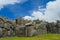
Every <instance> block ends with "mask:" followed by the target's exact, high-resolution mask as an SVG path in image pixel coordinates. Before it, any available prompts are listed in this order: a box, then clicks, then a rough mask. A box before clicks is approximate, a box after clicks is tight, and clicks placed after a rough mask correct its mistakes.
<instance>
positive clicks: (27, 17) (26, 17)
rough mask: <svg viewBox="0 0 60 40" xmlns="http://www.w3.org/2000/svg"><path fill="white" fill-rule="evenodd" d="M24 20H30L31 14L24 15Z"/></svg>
mask: <svg viewBox="0 0 60 40" xmlns="http://www.w3.org/2000/svg"><path fill="white" fill-rule="evenodd" d="M23 18H24V19H25V20H26V19H27V20H32V17H31V16H25V17H23Z"/></svg>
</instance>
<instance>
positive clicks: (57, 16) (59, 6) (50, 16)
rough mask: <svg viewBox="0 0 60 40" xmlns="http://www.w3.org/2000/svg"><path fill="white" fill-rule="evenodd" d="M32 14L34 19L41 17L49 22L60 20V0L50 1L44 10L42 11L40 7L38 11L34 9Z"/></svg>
mask: <svg viewBox="0 0 60 40" xmlns="http://www.w3.org/2000/svg"><path fill="white" fill-rule="evenodd" d="M43 13H44V14H43ZM31 16H33V17H32V18H33V19H40V20H44V21H48V22H56V20H60V0H56V1H50V2H48V3H47V4H46V8H45V11H44V12H41V9H40V8H39V9H38V11H33V13H32V15H31Z"/></svg>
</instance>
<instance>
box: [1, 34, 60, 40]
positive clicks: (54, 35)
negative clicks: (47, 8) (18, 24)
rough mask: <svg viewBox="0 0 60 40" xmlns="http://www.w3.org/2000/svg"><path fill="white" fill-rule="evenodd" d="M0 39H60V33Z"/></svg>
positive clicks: (3, 39)
mask: <svg viewBox="0 0 60 40" xmlns="http://www.w3.org/2000/svg"><path fill="white" fill-rule="evenodd" d="M0 40H60V34H45V35H40V36H35V37H5V38H0Z"/></svg>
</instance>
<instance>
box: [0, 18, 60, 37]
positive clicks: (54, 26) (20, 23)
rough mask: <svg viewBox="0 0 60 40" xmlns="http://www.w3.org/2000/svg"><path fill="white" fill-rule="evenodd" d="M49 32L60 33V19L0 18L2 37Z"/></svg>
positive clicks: (0, 35)
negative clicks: (10, 19) (47, 20)
mask: <svg viewBox="0 0 60 40" xmlns="http://www.w3.org/2000/svg"><path fill="white" fill-rule="evenodd" d="M47 33H57V34H60V21H57V22H56V23H54V22H52V23H48V22H44V21H40V20H33V21H31V20H29V21H28V20H24V19H22V18H20V19H16V20H12V21H9V20H8V19H7V18H0V37H7V36H27V37H28V36H37V35H42V34H47Z"/></svg>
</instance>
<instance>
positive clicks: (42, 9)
mask: <svg viewBox="0 0 60 40" xmlns="http://www.w3.org/2000/svg"><path fill="white" fill-rule="evenodd" d="M0 16H3V17H8V18H9V19H12V20H13V19H16V18H18V17H23V18H24V19H28V20H35V19H39V20H43V21H48V22H55V21H56V20H60V0H0Z"/></svg>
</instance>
